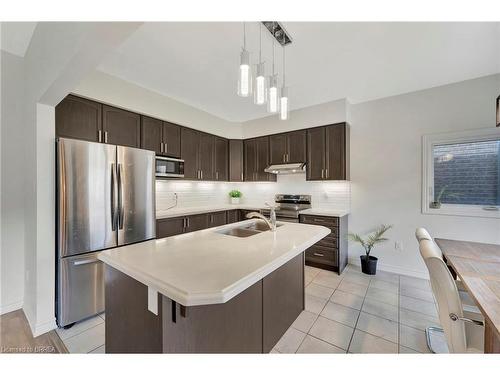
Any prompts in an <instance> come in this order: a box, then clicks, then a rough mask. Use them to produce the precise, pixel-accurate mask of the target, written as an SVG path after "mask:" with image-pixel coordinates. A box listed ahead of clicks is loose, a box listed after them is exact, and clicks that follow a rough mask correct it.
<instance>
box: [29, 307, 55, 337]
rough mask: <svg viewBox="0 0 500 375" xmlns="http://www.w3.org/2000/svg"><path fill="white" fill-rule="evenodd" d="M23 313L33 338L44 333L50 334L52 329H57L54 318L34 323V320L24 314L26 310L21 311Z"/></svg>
mask: <svg viewBox="0 0 500 375" xmlns="http://www.w3.org/2000/svg"><path fill="white" fill-rule="evenodd" d="M23 311H24V315H25V316H26V319H27V320H28V323H29V325H30V329H31V334H32V335H33V337H37V336H40V335H43V334H44V333H47V332H50V331H52V330H53V329H56V328H57V325H56V318H55V317H53V318H50V319H49V320H47V321H45V322H42V323H36V322H34V321H33V320H34V319H33V318H32V317H30V316H29V315H28V314H27V313H26V310H24V309H23Z"/></svg>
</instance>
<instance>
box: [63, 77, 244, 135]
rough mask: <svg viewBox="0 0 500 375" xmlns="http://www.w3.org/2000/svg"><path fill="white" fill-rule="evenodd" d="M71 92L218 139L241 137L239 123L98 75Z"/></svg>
mask: <svg viewBox="0 0 500 375" xmlns="http://www.w3.org/2000/svg"><path fill="white" fill-rule="evenodd" d="M73 92H74V93H75V94H77V95H81V96H84V97H87V98H90V99H95V100H98V101H102V102H104V103H108V104H111V105H114V106H117V107H121V108H124V109H128V110H130V111H134V112H138V113H142V114H144V115H148V116H151V117H156V118H159V119H161V120H165V121H170V122H173V123H176V124H179V125H185V126H187V127H190V128H193V129H198V130H202V131H205V132H208V133H212V134H215V135H219V136H221V137H226V138H235V139H239V138H241V136H242V134H241V126H240V124H239V123H234V122H229V121H226V120H223V119H221V118H219V117H216V116H213V115H211V114H209V113H207V112H205V111H202V110H200V109H197V108H194V107H192V106H190V105H187V104H184V103H181V102H178V101H176V100H173V99H170V98H168V97H166V96H164V95H161V94H158V93H156V92H153V91H151V90H148V89H145V88H143V87H140V86H137V85H135V84H133V83H130V82H127V81H124V80H122V79H119V78H116V77H113V76H110V75H108V74H105V73H102V72H99V71H94V72H93V73H92V74H90V75H88V76H87V77H86V78H85V79H84V80H82V81H81V82H80V83H79V84H78V86H77V87H76V88H75V89H74V90H73Z"/></svg>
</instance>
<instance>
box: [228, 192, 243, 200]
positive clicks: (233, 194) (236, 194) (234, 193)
mask: <svg viewBox="0 0 500 375" xmlns="http://www.w3.org/2000/svg"><path fill="white" fill-rule="evenodd" d="M229 196H230V197H231V198H241V196H242V194H241V191H239V190H231V191H230V192H229Z"/></svg>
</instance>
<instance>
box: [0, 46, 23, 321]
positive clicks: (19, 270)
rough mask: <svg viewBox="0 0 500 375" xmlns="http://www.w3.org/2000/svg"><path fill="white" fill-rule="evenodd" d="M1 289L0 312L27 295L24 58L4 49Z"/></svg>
mask: <svg viewBox="0 0 500 375" xmlns="http://www.w3.org/2000/svg"><path fill="white" fill-rule="evenodd" d="M1 54H2V56H1V58H2V64H1V68H2V71H1V76H2V86H1V87H2V92H1V98H2V103H1V106H2V107H1V114H2V115H1V122H2V135H1V150H2V154H1V160H2V165H1V172H2V180H1V181H2V186H1V191H2V193H1V208H2V210H1V232H2V236H1V242H0V249H1V271H0V272H1V281H0V284H1V291H0V297H1V300H0V313H2V314H3V313H6V312H9V311H13V310H16V309H19V308H21V307H22V305H23V296H24V271H23V270H24V194H23V193H24V174H23V173H22V172H21V171H23V169H24V153H23V109H24V108H23V94H24V92H23V90H24V79H23V73H24V70H23V59H22V58H20V57H17V56H15V55H12V54H10V53H7V52H4V51H2V52H1Z"/></svg>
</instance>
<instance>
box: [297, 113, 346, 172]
mask: <svg viewBox="0 0 500 375" xmlns="http://www.w3.org/2000/svg"><path fill="white" fill-rule="evenodd" d="M306 178H307V180H309V181H317V180H348V179H349V127H348V126H347V125H346V124H345V123H343V124H335V125H328V126H321V127H317V128H311V129H308V130H307V171H306Z"/></svg>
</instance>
